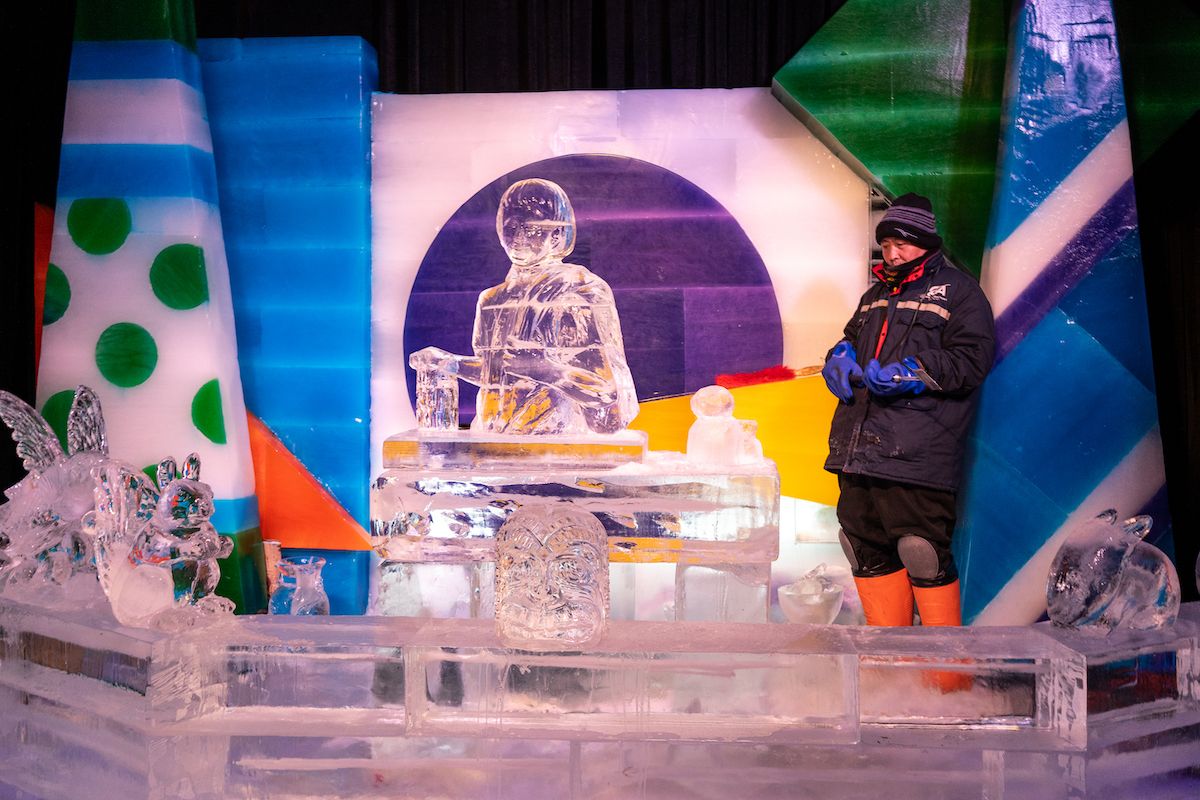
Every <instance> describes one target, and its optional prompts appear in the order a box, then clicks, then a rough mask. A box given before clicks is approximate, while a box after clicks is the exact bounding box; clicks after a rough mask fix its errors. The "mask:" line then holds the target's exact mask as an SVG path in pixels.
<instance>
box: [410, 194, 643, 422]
mask: <svg viewBox="0 0 1200 800" xmlns="http://www.w3.org/2000/svg"><path fill="white" fill-rule="evenodd" d="M496 233H497V234H498V236H499V237H500V243H501V245H502V246H503V247H504V250H505V252H506V253H508V257H509V259H510V260H511V261H512V267H511V269H510V270H509V272H508V276H507V277H506V279H505V281H504V283H502V284H500V285H498V286H493V287H492V288H490V289H487V290H485V291H484V292H483V293H482V294H480V296H479V303H478V305H477V306H476V310H475V329H474V335H473V345H474V351H475V352H474V355H473V356H459V355H454V354H452V353H448V352H446V351H444V350H441V349H440V348H436V347H429V348H425V349H424V350H422V351H420V352H418V353H414V354H413V355H412V357H410V361H413V360H414V359H415V363H414V366H416V364H417V363H419V364H420V365H421V368H420V369H421V371H426V370H440V371H442V372H444V373H446V374H447V375H455V376H457V377H459V378H461V379H462V380H464V381H467V382H468V383H472V384H474V385H476V386H478V387H479V392H478V395H477V398H476V402H475V409H476V411H475V419H474V420H473V421H472V422H471V430H472V431H475V432H480V433H482V432H488V433H499V434H540V435H555V434H612V433H617V432H619V431H621V430H624V429H625V426H626V425H628V424H629V422H630V421H631V420H632V419H633V418H634V417H635V416H637V410H638V404H637V394H636V392H635V391H634V386H633V377H632V375H631V374H630V371H629V366H628V365H627V364H626V361H625V345H624V343H623V341H622V338H621V323H620V320H619V319H618V317H617V308H616V305H615V304H614V302H613V296H612V290H611V289H610V288H609V286H608V284H607V283H605V282H604V280H603V279H601V278H599V277H598V276H596V275H594V274H592V273H591V272H590V271H588V270H587V269H586V268H584V267H582V266H579V265H577V264H567V263H564V262H563V260H562V259H563V258H564V257H565V256H567V255H569V254H570V252H571V250H572V249H573V248H574V246H575V212H574V210H573V209H572V208H571V203H570V200H569V199H568V198H567V195H566V192H564V191H563V190H562V188H561V187H560V186H558V185H557V184H555V183H552V182H550V181H546V180H541V179H536V178H535V179H530V180H525V181H520V182H518V183H514V184H513V185H512V186H510V187H509V188H508V190H507V191H506V192H505V193H504V195H503V197H501V199H500V207H499V209H498V210H497V212H496ZM433 398H434V395H433V394H430V395H427V396H426V398H425V399H426V400H427V401H429V400H433ZM417 413H418V417H419V418H426V419H429V420H433V419H435V418H438V417H441V416H444V415H440V414H437V413H435V411H434V410H432V409H425V410H420V409H418V412H417ZM422 427H424V426H422Z"/></svg>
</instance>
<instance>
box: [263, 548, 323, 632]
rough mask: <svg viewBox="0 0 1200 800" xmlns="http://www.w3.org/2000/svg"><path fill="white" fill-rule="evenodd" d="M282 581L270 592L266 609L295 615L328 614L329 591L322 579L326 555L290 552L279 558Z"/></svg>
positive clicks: (273, 612) (275, 612)
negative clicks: (291, 554) (323, 556)
mask: <svg viewBox="0 0 1200 800" xmlns="http://www.w3.org/2000/svg"><path fill="white" fill-rule="evenodd" d="M277 565H278V567H279V585H278V586H277V587H276V588H275V591H274V592H272V593H271V602H270V603H269V604H268V605H267V610H268V611H269V612H270V613H272V614H290V615H292V616H297V617H303V616H327V615H328V614H329V595H327V594H326V593H325V584H324V582H323V581H322V580H321V568H322V567H324V566H325V559H323V558H321V557H320V556H289V557H287V558H281V559H279V561H278V562H277Z"/></svg>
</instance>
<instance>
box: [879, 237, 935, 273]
mask: <svg viewBox="0 0 1200 800" xmlns="http://www.w3.org/2000/svg"><path fill="white" fill-rule="evenodd" d="M879 244H880V245H881V246H882V247H883V263H885V264H887V265H888V266H889V267H898V266H900V265H901V264H907V263H908V262H909V261H912V260H913V259H914V258H920V257H921V256H923V255H925V254H926V253H928V252H929V251H928V250H924V249H922V248H920V247H917V246H916V245H915V244H913V243H912V242H910V241H908V240H907V239H898V238H896V237H895V236H885V237H884V238H883V241H882V242H880V243H879Z"/></svg>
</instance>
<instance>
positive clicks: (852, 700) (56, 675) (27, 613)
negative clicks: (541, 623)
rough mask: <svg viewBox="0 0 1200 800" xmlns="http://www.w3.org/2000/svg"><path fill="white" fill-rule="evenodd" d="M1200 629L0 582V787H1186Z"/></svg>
mask: <svg viewBox="0 0 1200 800" xmlns="http://www.w3.org/2000/svg"><path fill="white" fill-rule="evenodd" d="M1198 639H1200V604H1195V603H1193V604H1188V605H1186V606H1184V609H1183V611H1182V613H1181V615H1180V620H1179V622H1178V623H1177V624H1176V625H1175V627H1174V628H1172V629H1168V630H1165V631H1157V632H1150V633H1121V632H1118V633H1114V634H1113V635H1111V636H1108V637H1094V636H1089V635H1087V634H1083V633H1079V632H1075V631H1062V630H1057V629H1054V628H1052V627H1050V626H1048V625H1037V626H1033V627H1027V628H1010V627H995V628H963V629H937V630H924V629H920V628H914V629H879V628H866V627H854V626H810V625H794V624H770V625H763V624H758V625H753V624H728V623H725V624H722V623H707V622H691V623H689V622H673V623H668V622H662V623H651V622H622V621H614V622H613V623H611V627H610V632H609V635H608V637H606V639H605V640H604V641H603V643H602V645H601V646H600V647H599V648H598V649H597V650H594V651H592V652H587V653H553V654H551V653H531V652H524V651H519V650H506V649H504V648H502V647H501V646H500V645H499V642H498V641H497V639H496V636H495V632H494V628H493V624H492V622H491V621H488V620H479V619H430V618H415V617H374V618H365V617H324V618H308V619H303V618H282V617H238V618H231V619H227V620H224V621H221V622H218V623H214V624H212V625H209V626H207V627H201V628H194V629H189V630H185V631H181V632H178V633H170V634H168V633H163V632H155V631H145V630H134V629H128V628H124V627H122V626H120V625H118V624H117V623H116V621H115V620H114V619H112V618H111V616H109V615H108V614H107V612H103V613H101V612H82V613H81V612H57V611H48V610H43V609H37V608H33V607H30V606H23V605H18V604H15V603H13V602H11V601H7V600H0V795H2V794H4V792H5V791H9V792H10V794H12V795H13V796H19V797H24V796H30V797H37V798H47V799H48V800H49V799H51V798H72V799H73V798H77V797H79V796H80V787H87V788H88V796H91V797H101V798H108V797H122V798H167V797H188V798H205V799H207V798H250V797H253V798H283V797H287V798H304V797H314V798H315V797H322V798H350V797H354V798H366V797H395V796H411V797H439V798H472V800H475V799H476V798H510V797H512V798H522V800H528V798H531V797H537V798H541V797H563V798H600V797H604V798H610V797H629V798H635V797H636V798H683V797H689V798H690V797H748V796H758V797H772V798H782V797H812V796H818V795H819V796H821V797H825V798H835V799H836V798H848V797H874V796H878V794H879V792H880V791H882V790H883V789H882V787H886V793H887V795H888V796H889V797H890V798H907V797H914V798H916V797H919V798H922V800H928V798H933V797H955V798H958V797H980V798H984V797H986V798H995V797H1019V798H1023V799H1025V798H1075V797H1088V798H1109V797H1112V798H1118V797H1120V798H1124V797H1129V798H1134V797H1136V798H1152V797H1155V796H1156V794H1155V789H1156V787H1160V786H1161V787H1169V788H1170V791H1171V792H1173V793H1172V794H1164V795H1162V796H1171V797H1185V796H1189V795H1188V793H1187V792H1189V791H1191V792H1193V795H1191V796H1194V793H1195V791H1196V790H1197V789H1200V775H1197V773H1196V770H1195V765H1196V764H1197V762H1198V761H1200V759H1198V758H1197V754H1198V753H1200V668H1198V658H1197V655H1198ZM947 675H969V676H970V681H969V685H967V686H966V687H962V685H961V684H959V685H960V688H959V690H957V691H944V688H945V686H946V683H945V681H944V678H945V676H947Z"/></svg>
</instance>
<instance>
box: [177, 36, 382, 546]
mask: <svg viewBox="0 0 1200 800" xmlns="http://www.w3.org/2000/svg"><path fill="white" fill-rule="evenodd" d="M199 49H200V54H201V66H202V69H203V75H204V81H205V85H206V87H209V88H208V109H209V115H210V119H211V120H212V128H213V137H214V147H215V150H216V160H217V169H218V172H219V175H220V184H221V189H220V191H221V204H222V207H223V208H225V209H227V216H228V218H229V220H230V222H229V225H228V226H227V227H228V238H229V241H230V242H231V248H230V252H231V254H232V255H231V259H232V262H231V263H232V265H233V281H232V282H233V287H234V302H235V310H236V313H237V316H238V333H239V342H240V345H239V347H240V355H241V359H242V378H243V381H244V382H245V384H246V385H247V386H248V387H249V389H248V397H249V398H250V400H249V407H250V409H251V411H253V412H254V413H255V414H256V415H257V416H258V417H259V418H260V419H262V420H263V422H264V423H266V424H267V425H268V426H269V427H270V428H271V429H272V430H275V431H276V432H279V431H281V430H286V435H281V438H282V439H283V440H284V441H285V442H286V443H287V446H288V447H289V448H292V451H293V453H294V454H296V455H298V456H300V459H301V461H302V462H303V465H304V467H305V468H307V469H308V471H310V472H311V473H312V474H313V475H314V476H315V477H316V479H317V480H318V481H320V482H321V483H323V484H324V485H325V486H326V487H327V488H329V489H331V490H332V491H333V496H334V497H336V499H337V501H338V502H339V503H340V504H341V505H342V506H343V507H344V508H345V509H346V510H347V511H348V512H349V513H350V514H351V515H352V516H354V517H356V518H358V519H359V520H360V522H365V520H366V506H367V502H366V487H367V483H368V477H369V476H368V474H367V469H366V464H367V462H368V457H367V454H366V448H367V437H368V430H369V419H370V414H369V405H370V404H369V401H368V398H367V389H366V387H367V384H368V382H369V376H370V365H369V363H368V361H369V358H370V356H369V353H370V330H369V311H368V309H369V307H370V284H371V278H370V274H371V273H370V242H369V239H368V232H369V228H370V207H369V195H370V171H369V158H368V154H369V138H370V124H369V123H370V121H369V119H368V114H367V112H368V105H367V104H368V100H369V97H370V93H371V92H372V91H373V90H374V89H375V87H376V86H377V84H378V68H377V66H376V60H375V53H374V51H373V50H372V49H371V47H370V45H368V44H366V42H364V41H363V40H362V39H360V38H358V37H353V36H340V37H339V36H334V37H310V38H296V39H270V38H264V39H252V40H244V41H243V40H236V39H216V40H203V41H201V42H200V45H199ZM313 370H316V371H315V372H314V371H313ZM329 370H332V372H330V371H329ZM284 544H285V545H287V541H284Z"/></svg>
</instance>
